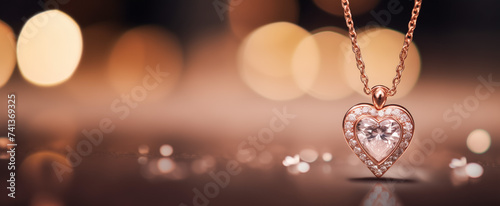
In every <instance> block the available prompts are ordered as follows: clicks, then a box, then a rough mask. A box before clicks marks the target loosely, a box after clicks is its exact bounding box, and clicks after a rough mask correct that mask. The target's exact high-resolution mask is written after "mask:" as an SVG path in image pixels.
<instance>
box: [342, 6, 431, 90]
mask: <svg viewBox="0 0 500 206" xmlns="http://www.w3.org/2000/svg"><path fill="white" fill-rule="evenodd" d="M421 6H422V0H415V4H414V6H413V10H412V12H411V19H410V22H408V32H407V33H406V36H405V39H404V43H403V48H402V49H401V53H399V64H398V66H397V67H396V76H395V77H394V79H393V80H392V88H391V89H390V90H389V92H388V95H389V96H394V95H395V94H396V88H397V87H398V85H399V83H400V82H401V76H402V74H403V71H404V70H405V60H406V57H407V56H408V49H409V48H410V44H411V41H412V40H413V32H414V31H415V27H416V25H417V18H418V14H419V13H420V8H421ZM342 7H343V8H344V18H345V23H346V25H347V28H349V37H350V39H351V43H352V51H353V52H354V56H355V57H356V66H357V67H358V70H359V72H360V79H361V82H362V83H363V85H364V88H363V91H364V92H365V94H367V95H370V94H371V92H372V91H371V89H370V87H369V86H368V76H366V73H365V62H364V61H363V57H362V55H361V49H360V48H359V45H358V35H357V34H356V30H355V29H354V22H353V20H352V14H351V8H350V7H349V0H342Z"/></svg>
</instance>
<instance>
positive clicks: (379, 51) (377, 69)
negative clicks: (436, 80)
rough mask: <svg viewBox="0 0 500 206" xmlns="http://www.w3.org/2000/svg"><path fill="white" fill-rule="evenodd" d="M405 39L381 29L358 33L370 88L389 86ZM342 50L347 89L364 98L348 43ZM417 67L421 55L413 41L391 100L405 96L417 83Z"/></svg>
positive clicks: (395, 33)
mask: <svg viewBox="0 0 500 206" xmlns="http://www.w3.org/2000/svg"><path fill="white" fill-rule="evenodd" d="M404 37H405V35H404V34H402V33H400V32H397V31H394V30H390V29H380V28H373V29H368V30H365V31H362V32H360V33H359V34H358V44H359V46H360V48H361V53H362V55H363V60H364V62H365V65H366V75H367V76H368V78H369V82H368V84H369V86H370V87H373V86H375V85H385V86H387V87H389V88H390V87H392V80H393V79H394V77H395V75H396V66H397V65H398V64H399V53H400V52H401V48H402V46H403V40H404ZM341 49H342V50H343V51H344V58H345V59H344V62H345V65H344V71H345V74H346V78H347V80H348V83H349V86H351V88H353V89H354V90H355V91H356V92H359V93H360V94H363V95H364V92H363V84H362V83H361V81H360V80H359V70H358V69H357V67H356V61H355V58H354V54H353V52H352V49H351V44H350V43H345V44H344V45H342V48H341ZM420 67H421V62H420V54H419V52H418V49H417V47H416V46H415V44H414V43H413V42H412V43H411V45H410V49H409V51H408V57H407V58H406V61H405V70H404V71H403V75H402V79H401V83H400V84H399V86H398V89H397V93H396V95H395V96H394V97H393V98H401V97H404V96H405V95H407V94H408V93H409V92H410V91H411V89H412V88H413V87H414V86H415V84H416V83H417V81H418V78H419V75H420Z"/></svg>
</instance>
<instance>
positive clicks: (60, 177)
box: [19, 151, 73, 192]
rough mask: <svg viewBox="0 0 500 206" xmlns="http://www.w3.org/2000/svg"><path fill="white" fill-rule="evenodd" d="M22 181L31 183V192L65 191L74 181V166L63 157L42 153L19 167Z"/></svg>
mask: <svg viewBox="0 0 500 206" xmlns="http://www.w3.org/2000/svg"><path fill="white" fill-rule="evenodd" d="M19 173H20V177H19V178H20V179H23V180H24V181H26V182H29V183H30V188H29V189H30V190H35V191H48V190H52V192H54V191H59V192H60V191H64V190H65V189H66V187H67V186H68V185H69V184H70V182H71V181H72V179H73V166H72V163H71V162H69V160H68V159H66V158H65V157H64V156H63V155H61V154H58V153H55V152H51V151H41V152H36V153H34V154H31V155H29V156H28V157H27V158H26V159H24V160H23V162H22V163H21V165H20V167H19Z"/></svg>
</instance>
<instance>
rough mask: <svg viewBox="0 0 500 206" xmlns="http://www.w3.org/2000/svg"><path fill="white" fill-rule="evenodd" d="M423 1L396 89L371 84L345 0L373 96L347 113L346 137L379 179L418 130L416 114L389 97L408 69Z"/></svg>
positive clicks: (411, 29)
mask: <svg viewBox="0 0 500 206" xmlns="http://www.w3.org/2000/svg"><path fill="white" fill-rule="evenodd" d="M421 5H422V0H415V4H414V6H413V10H412V15H411V19H410V22H409V23H408V32H407V33H406V36H405V39H404V43H403V48H402V49H401V53H400V54H399V64H398V65H397V67H396V76H395V77H394V79H393V81H392V88H390V89H389V88H388V87H386V86H383V85H377V86H374V87H372V88H371V89H370V88H369V87H368V76H366V74H365V63H364V62H363V58H362V56H361V50H360V48H359V45H358V41H357V34H356V31H355V29H354V23H353V20H352V15H351V9H350V8H349V0H342V7H343V8H344V17H345V21H346V24H347V27H348V28H349V37H350V39H351V43H352V51H353V52H354V55H355V57H356V65H357V68H358V69H359V72H360V74H361V75H360V79H361V82H362V83H363V84H364V88H363V91H364V93H365V94H367V95H372V102H373V104H368V103H361V104H357V105H354V106H353V107H351V108H350V109H349V110H348V111H347V113H346V114H345V116H344V121H343V123H342V128H343V131H344V137H345V139H346V141H347V144H348V145H349V147H350V148H351V150H352V151H353V152H354V153H355V154H356V156H357V157H358V158H359V159H360V160H361V161H362V162H363V163H364V164H365V165H366V166H367V167H368V169H370V171H371V172H372V173H373V174H374V175H375V176H376V177H378V178H380V177H382V175H384V173H385V172H387V170H389V168H390V167H391V166H392V165H393V164H394V163H395V162H396V161H397V160H398V159H399V157H401V155H403V153H404V152H405V151H406V149H407V148H408V146H409V144H410V142H411V140H412V137H413V132H414V125H415V123H414V122H413V117H412V116H411V114H410V112H409V111H408V110H407V109H405V108H404V107H402V106H400V105H396V104H391V105H385V103H386V101H387V97H389V96H394V95H395V94H396V91H397V90H396V89H397V87H398V85H399V83H400V82H401V75H402V73H403V70H404V69H405V64H404V62H405V59H406V56H407V55H408V49H409V47H410V43H411V41H412V39H413V32H414V31H415V26H416V23H417V18H418V14H419V12H420V7H421Z"/></svg>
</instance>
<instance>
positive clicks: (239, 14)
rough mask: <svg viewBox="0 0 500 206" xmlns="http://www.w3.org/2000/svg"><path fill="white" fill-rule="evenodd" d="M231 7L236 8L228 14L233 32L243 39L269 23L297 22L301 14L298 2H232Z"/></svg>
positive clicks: (237, 0)
mask: <svg viewBox="0 0 500 206" xmlns="http://www.w3.org/2000/svg"><path fill="white" fill-rule="evenodd" d="M229 5H231V6H232V7H234V9H233V10H232V11H231V12H228V16H229V24H230V27H231V30H232V32H233V33H234V34H235V35H236V36H237V37H239V38H241V39H243V38H244V37H245V36H246V35H248V34H249V33H250V32H252V31H253V30H255V29H257V28H259V27H261V26H264V25H266V24H269V23H273V22H279V21H288V22H296V21H297V19H298V13H299V6H298V2H297V1H296V0H273V1H269V0H252V1H241V0H230V1H229ZM256 14H258V15H256Z"/></svg>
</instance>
